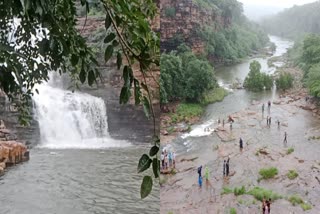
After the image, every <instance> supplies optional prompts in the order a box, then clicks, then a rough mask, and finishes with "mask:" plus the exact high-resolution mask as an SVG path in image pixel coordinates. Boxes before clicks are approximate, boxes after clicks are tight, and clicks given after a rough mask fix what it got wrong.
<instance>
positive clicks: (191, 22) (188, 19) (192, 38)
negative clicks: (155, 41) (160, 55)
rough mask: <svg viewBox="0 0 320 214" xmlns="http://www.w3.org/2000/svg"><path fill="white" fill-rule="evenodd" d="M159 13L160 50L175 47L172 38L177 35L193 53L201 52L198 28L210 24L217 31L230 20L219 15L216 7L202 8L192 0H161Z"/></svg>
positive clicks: (203, 46)
mask: <svg viewBox="0 0 320 214" xmlns="http://www.w3.org/2000/svg"><path fill="white" fill-rule="evenodd" d="M170 11H171V12H170ZM160 13H161V51H162V52H163V51H170V50H174V49H176V45H177V43H176V42H174V40H175V38H177V37H179V39H182V40H184V42H185V43H186V44H188V45H189V46H190V47H191V49H192V51H193V52H194V53H195V54H200V53H203V52H204V50H205V43H204V41H203V40H202V39H201V38H200V36H199V30H200V29H201V28H202V27H203V26H212V27H213V29H215V30H216V31H218V30H219V28H220V27H227V26H228V25H229V24H230V22H231V20H230V19H228V18H225V17H223V16H221V15H220V12H219V9H218V8H211V9H204V8H201V7H199V6H198V5H196V4H195V3H194V2H193V0H162V1H161V8H160Z"/></svg>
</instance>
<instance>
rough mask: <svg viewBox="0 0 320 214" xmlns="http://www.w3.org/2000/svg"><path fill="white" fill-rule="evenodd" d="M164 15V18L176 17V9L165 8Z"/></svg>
mask: <svg viewBox="0 0 320 214" xmlns="http://www.w3.org/2000/svg"><path fill="white" fill-rule="evenodd" d="M164 14H165V15H166V17H175V16H176V8H174V7H167V8H165V9H164Z"/></svg>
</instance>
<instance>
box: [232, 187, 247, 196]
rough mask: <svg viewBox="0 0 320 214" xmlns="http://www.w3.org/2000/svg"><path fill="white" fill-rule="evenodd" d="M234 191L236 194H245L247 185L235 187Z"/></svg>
mask: <svg viewBox="0 0 320 214" xmlns="http://www.w3.org/2000/svg"><path fill="white" fill-rule="evenodd" d="M233 193H234V195H236V196H237V195H243V194H245V193H246V189H245V187H244V186H242V187H241V188H237V187H236V188H234V190H233Z"/></svg>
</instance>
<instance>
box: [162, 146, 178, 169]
mask: <svg viewBox="0 0 320 214" xmlns="http://www.w3.org/2000/svg"><path fill="white" fill-rule="evenodd" d="M160 159H161V166H162V167H161V169H162V170H166V169H168V168H176V154H175V152H174V151H172V152H171V151H168V152H167V150H164V151H162V152H161V156H160Z"/></svg>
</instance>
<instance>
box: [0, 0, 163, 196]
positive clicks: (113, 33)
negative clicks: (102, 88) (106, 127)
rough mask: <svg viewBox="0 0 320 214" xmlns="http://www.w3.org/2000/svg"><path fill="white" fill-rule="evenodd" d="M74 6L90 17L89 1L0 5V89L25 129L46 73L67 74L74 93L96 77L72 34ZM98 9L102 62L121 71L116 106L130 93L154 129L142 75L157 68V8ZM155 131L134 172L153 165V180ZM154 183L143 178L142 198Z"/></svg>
mask: <svg viewBox="0 0 320 214" xmlns="http://www.w3.org/2000/svg"><path fill="white" fill-rule="evenodd" d="M76 3H80V4H81V5H82V6H84V7H85V8H86V14H87V13H89V12H90V4H89V1H87V0H79V1H78V2H76V1H74V0H47V1H43V0H24V1H20V0H12V1H1V2H0V29H1V30H0V89H1V90H3V91H4V92H5V93H6V94H7V95H8V97H9V98H10V100H11V101H13V102H16V103H17V106H18V107H19V110H20V113H21V114H20V121H21V123H22V124H24V125H26V124H27V123H28V119H30V112H29V103H30V102H29V101H30V99H31V96H32V95H33V89H35V88H34V87H35V85H36V84H41V83H42V82H45V81H48V78H49V72H51V71H55V72H59V73H60V74H62V73H68V74H69V75H70V76H71V79H72V82H73V86H74V88H77V87H78V84H80V83H85V82H87V83H88V84H89V85H93V84H94V83H95V82H96V79H97V78H98V77H99V76H100V73H99V71H98V69H97V64H98V62H97V61H96V60H95V56H94V54H93V52H92V50H91V49H90V48H89V47H88V46H87V44H86V41H85V39H84V38H82V36H81V35H80V32H79V31H78V30H77V29H76V16H77V14H76V13H77V11H76ZM100 4H101V5H102V8H104V15H105V28H106V32H107V33H106V35H105V39H104V43H105V44H107V47H106V49H105V53H104V59H105V62H108V61H109V60H110V58H111V57H112V56H116V58H117V66H118V69H120V68H121V69H122V70H123V80H124V85H123V87H122V90H121V94H120V103H127V102H128V101H129V98H130V97H131V89H132V88H133V92H134V93H133V94H134V98H135V103H136V104H140V103H141V104H142V105H143V106H144V109H145V112H146V115H147V116H148V117H150V116H151V117H152V118H153V122H154V127H155V126H156V124H155V121H156V120H155V116H154V112H153V107H152V105H150V100H151V94H150V91H149V87H148V85H147V82H146V78H145V76H146V73H147V72H149V71H150V70H151V68H152V67H153V66H154V65H155V66H159V58H160V39H159V34H158V33H156V32H155V31H153V30H152V29H151V26H150V23H149V22H150V20H153V19H154V18H155V16H156V14H157V6H156V4H155V3H154V1H153V0H131V1H127V0H100ZM123 58H124V59H123ZM123 63H124V64H123ZM133 65H138V66H139V68H140V72H141V74H142V76H143V80H141V82H140V81H139V80H138V79H137V78H136V77H135V76H134V74H133V71H132V66H133ZM142 90H144V91H145V93H142ZM35 91H36V92H37V93H38V91H37V90H35ZM40 93H41V92H40ZM144 94H146V95H144ZM155 130H156V129H155V128H154V135H155V136H156V137H155V140H154V142H153V144H154V146H153V147H152V149H151V150H150V153H149V155H146V154H145V155H143V156H142V157H141V159H140V161H139V165H138V172H142V171H145V170H146V169H148V168H149V167H150V166H151V163H152V168H153V172H154V176H155V178H158V176H159V161H158V159H157V153H158V151H159V144H160V141H159V138H158V134H157V133H156V132H155ZM151 157H153V159H151ZM152 183H153V182H152V178H151V176H145V177H144V179H143V183H142V185H141V191H140V193H141V197H142V198H144V197H146V196H147V195H148V194H149V193H150V192H151V189H152Z"/></svg>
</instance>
